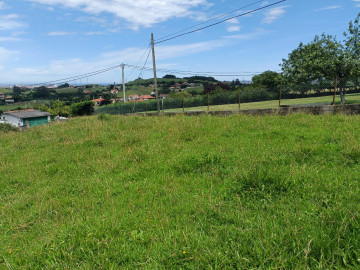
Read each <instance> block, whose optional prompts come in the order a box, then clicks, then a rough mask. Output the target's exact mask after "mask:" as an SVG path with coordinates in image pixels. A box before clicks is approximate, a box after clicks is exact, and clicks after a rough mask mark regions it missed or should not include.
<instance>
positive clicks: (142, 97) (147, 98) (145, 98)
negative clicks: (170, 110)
mask: <svg viewBox="0 0 360 270" xmlns="http://www.w3.org/2000/svg"><path fill="white" fill-rule="evenodd" d="M140 99H141V100H144V101H145V100H149V99H155V97H153V96H149V95H141V96H140Z"/></svg>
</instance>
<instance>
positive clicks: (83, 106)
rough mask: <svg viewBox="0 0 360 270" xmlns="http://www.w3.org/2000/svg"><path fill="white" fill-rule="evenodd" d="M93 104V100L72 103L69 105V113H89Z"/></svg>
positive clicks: (79, 114)
mask: <svg viewBox="0 0 360 270" xmlns="http://www.w3.org/2000/svg"><path fill="white" fill-rule="evenodd" d="M93 106H94V102H92V101H83V102H79V103H73V104H71V106H70V111H71V115H73V116H82V115H91V114H92V113H93V112H94V107H93Z"/></svg>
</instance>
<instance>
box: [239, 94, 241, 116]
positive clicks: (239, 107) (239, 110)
mask: <svg viewBox="0 0 360 270" xmlns="http://www.w3.org/2000/svg"><path fill="white" fill-rule="evenodd" d="M240 97H241V88H239V111H240Z"/></svg>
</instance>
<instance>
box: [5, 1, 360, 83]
mask: <svg viewBox="0 0 360 270" xmlns="http://www.w3.org/2000/svg"><path fill="white" fill-rule="evenodd" d="M255 2H257V4H253V5H251V6H249V7H246V8H244V7H245V6H247V5H250V4H252V3H255ZM275 2H277V1H274V0H266V1H256V0H238V1H235V0H92V1H89V0H0V84H29V83H42V82H46V81H51V80H57V79H62V78H66V77H71V76H75V75H79V74H84V73H88V72H93V71H96V70H100V69H103V68H107V67H110V66H114V65H118V64H121V63H125V64H130V65H137V64H138V65H140V66H143V65H144V64H145V60H146V57H147V55H148V51H146V50H147V48H148V45H149V42H150V37H151V33H152V32H153V33H154V36H155V39H159V38H162V37H164V36H167V35H169V34H173V33H175V32H177V31H180V30H183V29H184V28H187V27H191V26H194V25H196V24H199V23H203V22H204V21H207V20H209V19H211V18H214V17H216V16H219V15H221V14H224V13H228V12H230V11H232V10H237V9H240V10H238V11H237V12H235V13H232V14H231V16H235V15H238V14H241V13H244V12H247V11H250V10H252V9H256V8H260V7H263V6H265V5H268V4H272V3H275ZM359 12H360V0H312V1H310V0H287V1H285V2H282V3H280V4H278V5H275V6H272V7H269V8H266V9H263V10H260V11H258V12H256V13H252V14H249V15H246V16H242V17H238V18H236V19H233V20H231V21H228V22H226V23H222V24H219V25H216V26H214V27H211V28H208V29H204V30H201V31H199V32H196V33H192V34H189V35H185V36H182V37H179V38H176V39H173V40H170V41H167V42H163V43H160V44H156V46H155V50H156V58H157V67H158V68H159V69H168V70H180V71H192V72H214V73H218V74H228V73H231V74H237V75H232V76H229V77H217V78H218V79H224V80H225V79H226V80H232V79H236V78H239V79H240V80H243V79H245V80H248V79H250V78H251V74H252V73H256V72H262V71H265V70H275V71H277V70H279V69H280V68H279V64H280V63H281V60H282V58H286V57H287V55H288V54H289V53H290V52H291V51H292V50H293V49H295V48H296V47H297V46H298V44H299V43H300V42H301V41H302V42H305V43H306V42H309V41H311V40H312V39H313V38H314V36H315V35H317V34H318V35H319V34H321V33H324V32H325V33H326V34H332V35H336V36H337V37H338V38H339V39H341V40H342V39H343V37H342V33H343V32H344V31H345V30H346V29H347V26H348V22H349V21H350V20H354V19H355V17H356V16H357V14H358V13H359ZM214 22H215V21H214ZM142 56H144V57H143V58H141V57H142ZM140 60H141V61H140ZM151 64H152V62H151V55H150V58H149V60H148V62H147V66H151ZM125 72H126V73H125V74H126V80H127V81H130V80H133V79H135V78H137V77H138V76H139V75H140V71H139V70H133V69H131V68H130V67H127V68H126V69H125ZM167 73H169V72H158V77H162V76H164V75H165V74H167ZM141 76H142V77H143V78H150V77H151V76H152V73H151V71H144V72H143V73H142V74H141ZM181 76H182V75H179V77H181ZM215 77H216V76H215ZM112 82H117V83H120V82H121V69H116V70H113V71H110V72H107V73H104V74H100V75H97V76H94V77H91V78H88V79H82V80H78V81H75V82H74V83H112Z"/></svg>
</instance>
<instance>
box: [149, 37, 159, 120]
mask: <svg viewBox="0 0 360 270" xmlns="http://www.w3.org/2000/svg"><path fill="white" fill-rule="evenodd" d="M151 47H152V58H153V70H154V88H155V96H156V104H157V113H158V114H160V102H159V92H158V88H157V78H156V64H155V43H154V34H153V33H151Z"/></svg>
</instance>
